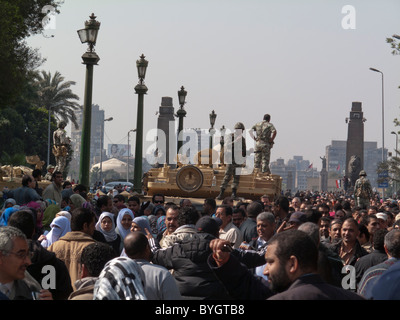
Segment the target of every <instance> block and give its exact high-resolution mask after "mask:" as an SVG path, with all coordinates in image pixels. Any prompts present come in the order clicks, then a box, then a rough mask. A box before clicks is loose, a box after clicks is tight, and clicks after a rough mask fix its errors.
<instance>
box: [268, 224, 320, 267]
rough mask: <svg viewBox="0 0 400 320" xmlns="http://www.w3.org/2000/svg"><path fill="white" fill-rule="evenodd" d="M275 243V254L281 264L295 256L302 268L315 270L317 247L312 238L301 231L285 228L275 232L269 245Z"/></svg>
mask: <svg viewBox="0 0 400 320" xmlns="http://www.w3.org/2000/svg"><path fill="white" fill-rule="evenodd" d="M274 243H277V246H276V247H275V248H276V250H275V254H276V256H277V257H278V259H279V262H280V263H281V264H282V265H285V264H286V262H287V261H288V260H289V258H290V257H291V256H295V257H296V258H297V261H298V263H299V266H300V268H301V269H303V270H317V264H318V262H317V261H318V249H317V245H316V244H315V243H314V242H313V241H312V239H311V238H310V237H309V236H308V235H307V234H306V233H305V232H303V231H300V230H286V231H284V232H281V233H277V234H275V235H274V236H273V237H272V238H271V240H270V241H269V246H271V245H272V244H274Z"/></svg>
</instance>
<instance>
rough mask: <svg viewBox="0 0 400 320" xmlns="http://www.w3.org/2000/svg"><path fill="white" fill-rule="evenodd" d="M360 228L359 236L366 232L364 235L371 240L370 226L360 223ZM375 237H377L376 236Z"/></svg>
mask: <svg viewBox="0 0 400 320" xmlns="http://www.w3.org/2000/svg"><path fill="white" fill-rule="evenodd" d="M358 230H360V235H359V237H361V236H362V235H363V234H364V235H365V239H367V241H369V238H370V234H369V231H368V228H367V227H366V225H364V224H360V225H359V226H358ZM374 239H375V238H374Z"/></svg>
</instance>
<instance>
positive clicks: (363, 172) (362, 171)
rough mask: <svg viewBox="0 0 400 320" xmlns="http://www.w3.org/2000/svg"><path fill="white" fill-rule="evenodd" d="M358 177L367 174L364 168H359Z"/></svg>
mask: <svg viewBox="0 0 400 320" xmlns="http://www.w3.org/2000/svg"><path fill="white" fill-rule="evenodd" d="M358 175H359V176H360V177H361V176H367V173H366V172H365V170H361V171H360V173H359V174H358Z"/></svg>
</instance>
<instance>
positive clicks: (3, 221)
mask: <svg viewBox="0 0 400 320" xmlns="http://www.w3.org/2000/svg"><path fill="white" fill-rule="evenodd" d="M18 210H20V206H18V205H16V206H13V207H10V208H7V209H6V210H4V212H3V214H2V215H1V217H0V226H6V225H7V224H8V219H10V217H11V215H12V214H13V213H14V212H16V211H18Z"/></svg>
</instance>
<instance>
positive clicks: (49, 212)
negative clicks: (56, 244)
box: [42, 204, 61, 234]
mask: <svg viewBox="0 0 400 320" xmlns="http://www.w3.org/2000/svg"><path fill="white" fill-rule="evenodd" d="M60 211H61V210H60V207H59V206H58V205H56V204H51V205H49V206H48V207H47V208H46V210H45V211H44V213H43V220H42V225H43V230H44V233H45V234H46V233H47V232H49V231H50V230H51V227H50V224H51V223H52V222H53V220H54V218H55V217H56V214H57V213H58V212H60ZM46 231H47V232H46Z"/></svg>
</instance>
